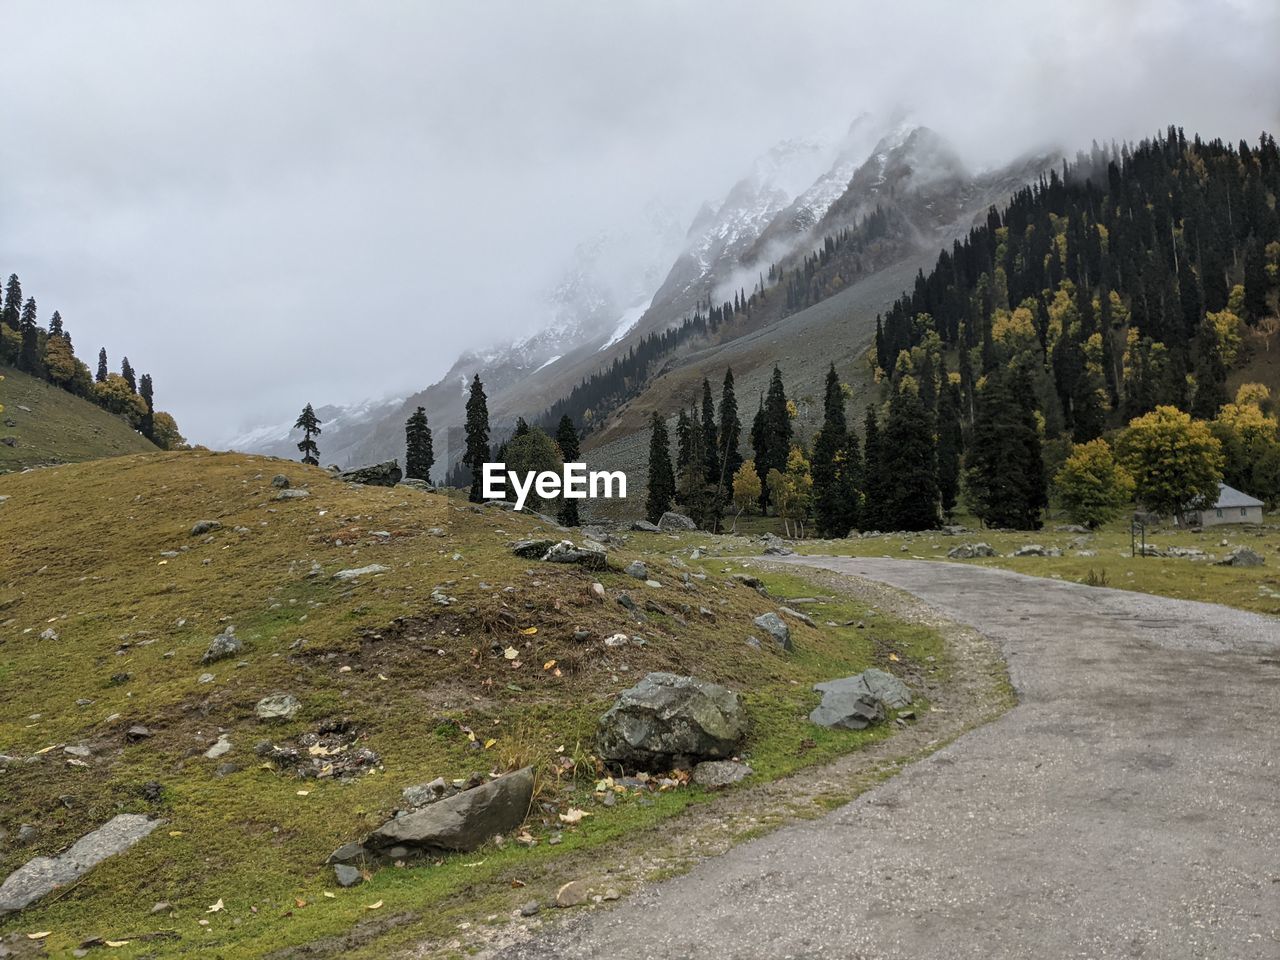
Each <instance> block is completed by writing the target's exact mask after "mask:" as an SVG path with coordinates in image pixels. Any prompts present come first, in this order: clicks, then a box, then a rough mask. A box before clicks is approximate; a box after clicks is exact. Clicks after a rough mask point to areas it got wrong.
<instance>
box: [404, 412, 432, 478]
mask: <svg viewBox="0 0 1280 960" xmlns="http://www.w3.org/2000/svg"><path fill="white" fill-rule="evenodd" d="M404 448H405V449H404V475H405V476H406V477H407V478H409V479H410V480H424V481H426V482H427V483H430V482H431V468H432V467H433V466H435V462H436V454H435V449H434V445H433V444H432V438H431V425H430V424H429V423H428V422H427V411H426V409H425V408H424V407H418V409H416V410H414V411H413V413H411V414H410V415H409V419H408V420H406V421H405V422H404Z"/></svg>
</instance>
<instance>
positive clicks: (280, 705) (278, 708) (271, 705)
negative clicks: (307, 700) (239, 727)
mask: <svg viewBox="0 0 1280 960" xmlns="http://www.w3.org/2000/svg"><path fill="white" fill-rule="evenodd" d="M301 709H302V704H301V702H299V700H298V698H297V697H295V696H294V695H293V694H291V693H273V694H271V695H270V696H266V697H263V698H262V699H261V700H259V701H258V702H257V704H256V705H255V706H254V708H253V712H254V713H255V714H256V715H257V717H258V719H259V720H292V719H293V718H294V717H296V716H297V715H298V711H299V710H301Z"/></svg>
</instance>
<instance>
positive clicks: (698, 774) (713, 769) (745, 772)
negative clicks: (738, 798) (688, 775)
mask: <svg viewBox="0 0 1280 960" xmlns="http://www.w3.org/2000/svg"><path fill="white" fill-rule="evenodd" d="M753 773H755V771H754V770H752V769H751V767H749V766H748V765H747V764H745V763H741V762H739V761H737V760H704V761H702V763H700V764H698V765H697V766H696V767H694V768H693V782H694V783H696V784H697V785H698V786H700V787H705V788H706V789H708V790H719V789H722V788H724V787H731V786H733V785H734V784H735V783H741V782H742V781H743V780H745V779H747V777H749V776H751V775H752V774H753Z"/></svg>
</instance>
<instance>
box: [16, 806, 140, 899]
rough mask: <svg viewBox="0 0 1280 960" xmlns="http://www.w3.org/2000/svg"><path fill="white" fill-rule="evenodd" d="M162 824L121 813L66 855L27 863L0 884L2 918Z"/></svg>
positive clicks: (132, 843)
mask: <svg viewBox="0 0 1280 960" xmlns="http://www.w3.org/2000/svg"><path fill="white" fill-rule="evenodd" d="M163 822H164V821H163V820H152V819H151V818H150V817H147V816H144V815H142V814H138V813H122V814H119V815H118V816H115V817H112V818H111V819H110V820H108V821H107V822H106V823H105V824H103V825H102V826H101V827H99V828H98V829H97V830H94V831H93V832H92V833H88V834H85V835H84V836H83V837H81V838H80V839H79V840H77V841H76V842H75V843H74V844H72V845H71V848H70V849H69V850H67V851H66V852H65V853H62V854H59V855H58V856H56V857H35V858H34V859H32V860H29V861H27V863H25V864H24V865H23V866H21V867H19V868H18V869H17V870H15V871H14V872H13V873H11V874H9V876H8V877H7V878H6V879H5V881H4V883H3V884H0V917H3V916H6V915H7V914H10V913H16V912H17V911H19V910H22V909H23V908H25V907H27V906H29V905H30V904H33V903H35V902H36V901H37V900H39V899H41V898H42V897H44V896H46V895H47V894H49V893H51V892H52V891H54V890H56V889H57V888H59V887H65V886H66V885H67V884H69V883H72V882H74V881H76V880H78V879H80V878H81V877H82V876H84V875H85V874H86V873H88V872H89V871H90V870H92V869H93V868H94V867H96V866H97V865H98V864H99V863H101V862H102V861H103V860H106V859H107V858H108V857H112V856H115V855H116V854H119V853H123V852H124V851H126V850H128V849H129V848H130V847H132V846H133V845H134V844H136V843H138V841H140V840H142V839H143V838H144V837H145V836H147V834H149V833H151V831H152V830H154V829H155V828H156V827H158V826H159V825H160V824H161V823H163Z"/></svg>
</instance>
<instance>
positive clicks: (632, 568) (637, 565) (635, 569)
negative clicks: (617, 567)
mask: <svg viewBox="0 0 1280 960" xmlns="http://www.w3.org/2000/svg"><path fill="white" fill-rule="evenodd" d="M623 572H624V573H625V574H626V575H627V576H629V577H635V578H636V579H637V580H648V579H649V569H648V567H646V566H645V565H644V561H643V560H632V561H631V562H630V563H628V564H627V566H626V569H625V570H624V571H623Z"/></svg>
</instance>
